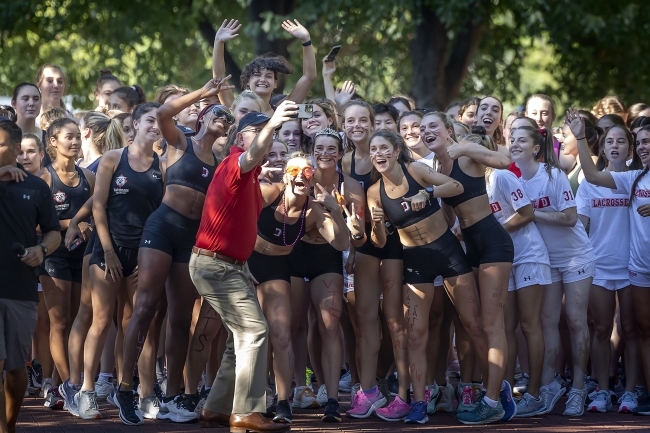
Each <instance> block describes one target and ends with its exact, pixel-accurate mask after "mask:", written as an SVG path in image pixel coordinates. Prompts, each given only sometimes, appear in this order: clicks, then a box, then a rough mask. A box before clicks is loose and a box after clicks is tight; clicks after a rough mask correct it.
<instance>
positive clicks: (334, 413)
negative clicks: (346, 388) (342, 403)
mask: <svg viewBox="0 0 650 433" xmlns="http://www.w3.org/2000/svg"><path fill="white" fill-rule="evenodd" d="M321 419H322V420H323V421H324V422H341V413H340V412H339V402H338V401H337V400H336V399H335V398H330V399H328V400H327V404H326V405H325V413H324V414H323V417H322V418H321Z"/></svg>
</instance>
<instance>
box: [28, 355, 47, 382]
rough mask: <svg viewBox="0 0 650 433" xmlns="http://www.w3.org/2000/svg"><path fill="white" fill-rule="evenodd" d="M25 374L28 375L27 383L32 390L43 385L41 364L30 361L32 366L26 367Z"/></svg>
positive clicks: (33, 360)
mask: <svg viewBox="0 0 650 433" xmlns="http://www.w3.org/2000/svg"><path fill="white" fill-rule="evenodd" d="M27 373H29V381H30V383H31V385H32V386H33V387H34V388H40V387H41V386H42V383H43V367H41V364H40V363H39V362H38V361H37V360H35V359H32V365H30V366H28V367H27Z"/></svg>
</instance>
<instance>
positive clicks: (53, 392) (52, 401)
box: [43, 386, 65, 410]
mask: <svg viewBox="0 0 650 433" xmlns="http://www.w3.org/2000/svg"><path fill="white" fill-rule="evenodd" d="M43 406H45V407H47V408H50V409H52V410H61V409H63V407H64V406H65V400H64V399H63V397H62V396H61V394H60V393H59V387H58V386H50V389H48V390H47V395H46V396H45V403H43Z"/></svg>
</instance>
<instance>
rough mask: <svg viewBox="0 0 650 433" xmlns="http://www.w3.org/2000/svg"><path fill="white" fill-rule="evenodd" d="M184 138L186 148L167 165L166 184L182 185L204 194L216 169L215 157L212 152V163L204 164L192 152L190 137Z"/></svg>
mask: <svg viewBox="0 0 650 433" xmlns="http://www.w3.org/2000/svg"><path fill="white" fill-rule="evenodd" d="M185 139H186V140H187V148H186V149H185V152H184V153H183V156H181V157H180V159H179V160H178V161H176V162H175V163H174V164H173V165H171V166H169V167H167V173H165V177H166V178H167V179H166V181H167V185H182V186H186V187H188V188H192V189H193V190H195V191H198V192H200V193H203V194H205V193H206V192H207V191H208V187H209V186H210V182H211V181H212V176H213V175H214V172H215V171H216V169H217V158H216V157H215V156H214V154H213V155H212V158H213V159H214V164H213V165H207V164H205V163H204V162H203V161H201V160H200V159H199V157H198V156H196V154H195V153H194V146H193V145H192V139H190V138H189V137H186V138H185Z"/></svg>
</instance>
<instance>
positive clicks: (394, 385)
mask: <svg viewBox="0 0 650 433" xmlns="http://www.w3.org/2000/svg"><path fill="white" fill-rule="evenodd" d="M386 383H387V384H388V391H390V395H392V396H393V397H395V396H396V395H397V394H399V380H398V379H397V378H396V377H395V375H394V374H391V375H390V376H388V379H387V380H386Z"/></svg>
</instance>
